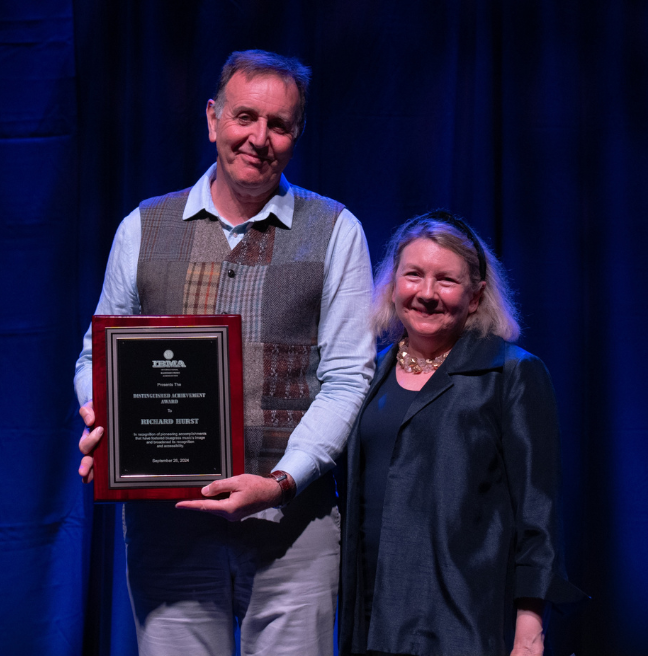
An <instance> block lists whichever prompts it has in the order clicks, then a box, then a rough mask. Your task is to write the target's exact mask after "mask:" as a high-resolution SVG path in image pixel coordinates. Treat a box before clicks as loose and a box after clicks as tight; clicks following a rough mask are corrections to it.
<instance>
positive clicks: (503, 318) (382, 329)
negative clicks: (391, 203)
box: [372, 210, 520, 342]
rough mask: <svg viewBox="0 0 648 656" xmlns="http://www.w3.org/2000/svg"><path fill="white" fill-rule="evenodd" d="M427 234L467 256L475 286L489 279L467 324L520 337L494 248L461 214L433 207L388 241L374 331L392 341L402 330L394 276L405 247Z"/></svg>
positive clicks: (484, 331) (482, 331)
mask: <svg viewBox="0 0 648 656" xmlns="http://www.w3.org/2000/svg"><path fill="white" fill-rule="evenodd" d="M457 226H458V227H457ZM463 228H466V230H465V231H464V230H463ZM470 235H472V238H471V236H470ZM422 238H423V239H430V240H432V241H433V242H435V243H437V244H438V245H439V246H441V247H443V248H447V249H448V250H450V251H452V252H453V253H456V254H457V255H459V257H461V258H463V259H464V260H465V262H466V264H467V265H468V271H469V273H470V281H471V283H472V285H473V288H474V289H475V290H476V289H477V288H478V287H479V284H480V282H481V281H482V279H483V280H485V281H486V286H485V289H484V292H483V293H482V296H481V300H480V303H479V307H478V308H477V310H476V311H475V312H473V313H472V314H471V315H470V316H469V317H468V319H467V321H466V326H465V330H474V331H476V332H478V333H479V334H480V335H482V336H484V337H485V336H486V335H489V334H491V335H498V336H499V337H502V338H503V339H505V340H507V341H510V342H514V341H516V340H517V339H518V337H519V336H520V325H519V323H518V316H519V315H518V310H517V308H516V306H515V303H514V302H513V298H512V293H511V290H510V288H509V285H508V281H507V278H506V273H505V271H504V268H503V267H502V265H501V263H500V262H499V261H498V260H497V258H496V257H495V255H493V253H492V251H491V250H490V248H488V246H487V245H486V244H485V243H484V241H483V240H482V239H481V238H480V237H479V236H478V235H477V234H476V233H475V232H474V231H473V230H472V229H471V228H470V227H468V226H467V224H466V223H465V222H464V221H463V220H462V219H460V218H459V217H457V216H455V215H452V214H450V213H449V212H446V211H444V210H436V211H434V212H428V213H427V214H423V215H421V216H416V217H414V218H413V219H410V220H409V221H406V222H405V223H404V224H403V225H402V226H400V227H399V228H398V229H397V230H396V232H395V233H394V235H393V236H392V238H391V239H390V240H389V242H388V244H387V246H386V247H385V256H384V257H383V259H382V261H381V262H380V263H379V264H378V267H377V268H376V283H375V292H374V304H373V313H372V324H373V329H374V332H375V334H376V335H382V336H384V337H386V338H387V339H390V340H392V341H396V340H398V339H400V338H401V336H402V335H403V332H404V328H403V324H402V323H401V322H400V321H399V319H398V317H397V316H396V312H395V310H394V304H393V302H392V293H393V291H394V280H395V277H396V270H397V269H398V265H399V263H400V258H401V254H402V252H403V249H404V248H405V247H406V246H407V245H408V244H410V243H412V242H413V241H414V240H416V239H422ZM473 238H474V240H475V241H473ZM477 244H479V246H481V249H482V251H483V255H482V259H483V262H484V263H485V276H484V278H482V273H481V271H480V255H479V254H478V250H477ZM483 266H484V265H483V264H482V268H483Z"/></svg>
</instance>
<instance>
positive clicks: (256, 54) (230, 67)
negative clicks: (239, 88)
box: [214, 50, 311, 139]
mask: <svg viewBox="0 0 648 656" xmlns="http://www.w3.org/2000/svg"><path fill="white" fill-rule="evenodd" d="M235 73H243V74H244V75H245V76H246V77H247V78H248V79H250V78H253V77H256V76H257V75H277V76H279V77H280V78H282V79H283V80H284V81H285V82H287V81H289V80H292V81H293V82H294V83H295V84H296V85H297V91H298V92H299V114H298V116H297V122H296V124H295V127H294V128H293V137H294V138H295V139H298V138H299V136H300V135H301V133H302V132H303V131H304V125H305V124H306V96H307V93H308V85H309V83H310V77H311V71H310V68H309V67H308V66H305V65H304V64H302V63H301V62H300V61H299V60H298V59H296V58H294V57H283V56H282V55H277V54H275V53H274V52H266V51H265V50H243V51H240V52H233V53H232V54H231V55H230V56H229V57H228V59H227V61H226V62H225V65H224V66H223V70H222V71H221V74H220V79H219V81H218V88H217V89H216V93H215V94H214V111H215V112H216V118H220V116H221V113H222V112H223V107H224V106H225V87H226V86H227V83H228V82H229V81H230V80H231V79H232V77H233V75H234V74H235Z"/></svg>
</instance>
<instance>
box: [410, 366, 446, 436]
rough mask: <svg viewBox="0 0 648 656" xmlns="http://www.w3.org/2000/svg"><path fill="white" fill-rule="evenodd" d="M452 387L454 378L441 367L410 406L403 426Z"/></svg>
mask: <svg viewBox="0 0 648 656" xmlns="http://www.w3.org/2000/svg"><path fill="white" fill-rule="evenodd" d="M444 364H445V363H444ZM452 385H453V382H452V378H450V376H449V375H448V373H447V369H446V370H444V368H443V365H441V367H439V370H438V371H437V372H436V373H435V374H434V375H433V376H432V377H431V378H430V380H428V382H427V383H425V385H424V386H423V388H422V389H421V391H420V392H419V393H418V394H417V395H416V396H415V397H414V400H413V401H412V405H410V407H409V410H408V411H407V413H406V414H405V417H404V418H403V421H402V423H401V426H402V425H403V424H404V423H405V422H406V421H409V420H410V419H411V418H412V417H413V416H414V415H415V414H416V413H417V412H420V411H421V410H423V408H425V406H426V405H429V404H430V403H432V401H434V400H435V399H436V398H437V397H439V396H440V395H441V394H443V393H444V392H445V391H446V390H448V389H450V388H451V387H452Z"/></svg>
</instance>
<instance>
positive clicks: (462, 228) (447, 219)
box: [418, 210, 486, 280]
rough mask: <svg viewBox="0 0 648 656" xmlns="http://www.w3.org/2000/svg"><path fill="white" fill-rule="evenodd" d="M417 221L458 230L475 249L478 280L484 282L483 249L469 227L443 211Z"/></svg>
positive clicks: (428, 214) (426, 215) (429, 213)
mask: <svg viewBox="0 0 648 656" xmlns="http://www.w3.org/2000/svg"><path fill="white" fill-rule="evenodd" d="M418 219H419V220H429V219H431V220H433V221H440V222H441V223H447V224H448V225H451V226H452V227H453V228H456V229H457V230H459V232H461V233H463V234H464V235H466V237H468V239H470V241H471V242H472V244H473V246H474V247H475V250H476V251H477V258H478V259H479V277H480V280H486V256H485V255H484V249H483V248H482V245H481V244H480V243H479V239H477V235H475V233H474V232H473V231H472V230H471V228H470V226H469V225H468V224H467V223H466V222H465V221H463V220H462V219H459V218H458V217H456V216H454V215H453V214H450V212H446V211H445V210H435V211H434V212H428V213H427V214H424V215H423V216H420V217H418Z"/></svg>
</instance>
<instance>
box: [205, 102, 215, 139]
mask: <svg viewBox="0 0 648 656" xmlns="http://www.w3.org/2000/svg"><path fill="white" fill-rule="evenodd" d="M205 114H206V115H207V130H208V132H209V140H210V141H211V142H212V143H216V134H217V132H218V119H217V118H216V103H215V102H214V101H213V100H212V99H211V98H210V99H209V100H208V101H207V108H206V109H205Z"/></svg>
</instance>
